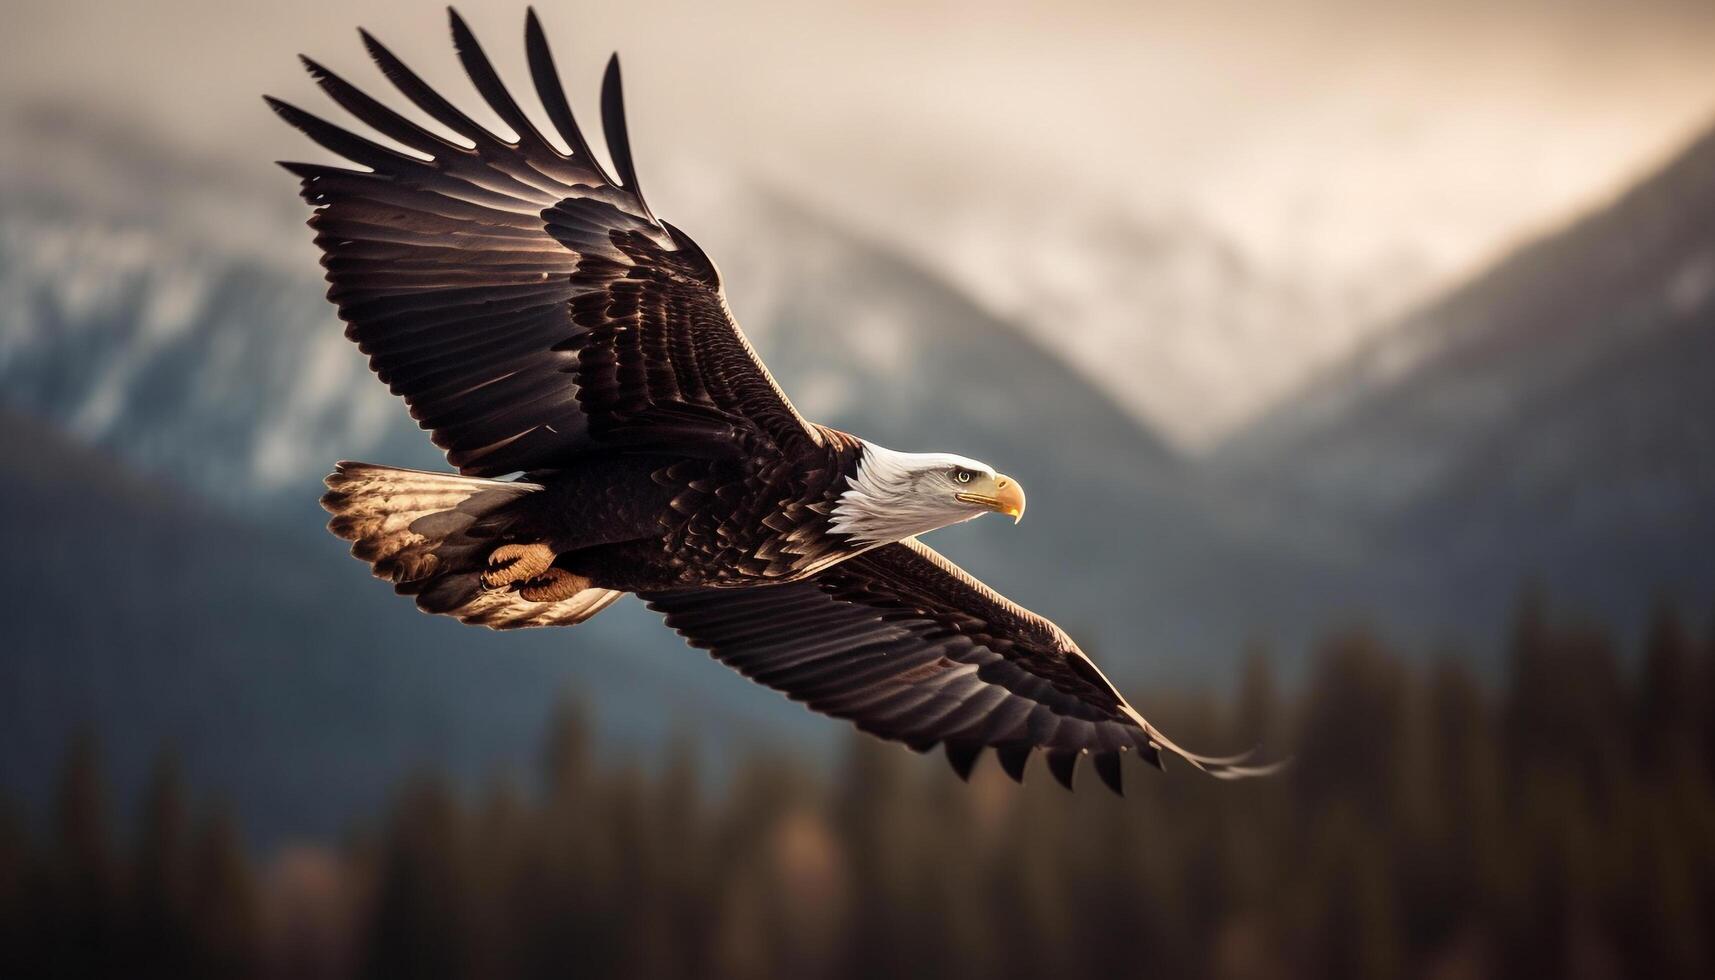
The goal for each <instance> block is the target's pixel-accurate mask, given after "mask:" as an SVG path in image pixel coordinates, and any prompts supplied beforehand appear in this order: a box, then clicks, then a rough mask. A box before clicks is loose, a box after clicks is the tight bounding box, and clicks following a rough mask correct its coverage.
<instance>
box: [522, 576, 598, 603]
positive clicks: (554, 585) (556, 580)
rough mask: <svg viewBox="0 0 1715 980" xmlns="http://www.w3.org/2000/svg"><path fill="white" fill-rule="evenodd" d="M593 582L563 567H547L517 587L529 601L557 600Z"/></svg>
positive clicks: (565, 597) (587, 586) (568, 596)
mask: <svg viewBox="0 0 1715 980" xmlns="http://www.w3.org/2000/svg"><path fill="white" fill-rule="evenodd" d="M593 584H594V583H592V582H591V581H590V580H589V579H587V578H584V577H583V576H582V575H574V574H572V573H571V572H568V571H566V570H565V569H563V568H549V569H548V570H547V571H545V572H543V573H542V574H541V575H539V576H537V577H536V578H534V579H531V580H530V581H528V582H525V583H524V584H523V585H522V586H521V587H520V588H519V589H518V594H519V595H520V596H521V597H523V598H524V599H527V600H529V601H530V602H559V601H560V600H562V599H570V598H571V597H572V596H575V595H577V594H578V593H579V592H582V591H584V590H585V589H588V588H590V587H591V586H592V585H593Z"/></svg>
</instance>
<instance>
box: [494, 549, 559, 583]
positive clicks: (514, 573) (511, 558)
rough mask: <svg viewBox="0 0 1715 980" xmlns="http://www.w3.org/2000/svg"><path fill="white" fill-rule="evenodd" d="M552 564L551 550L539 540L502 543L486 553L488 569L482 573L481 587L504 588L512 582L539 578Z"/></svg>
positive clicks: (552, 553)
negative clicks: (529, 542)
mask: <svg viewBox="0 0 1715 980" xmlns="http://www.w3.org/2000/svg"><path fill="white" fill-rule="evenodd" d="M553 564H554V552H553V550H552V549H551V548H549V547H548V546H547V545H545V544H542V543H541V542H539V541H538V542H535V543H533V544H503V545H501V546H500V547H498V548H496V549H494V550H493V551H491V552H489V554H488V571H486V572H483V573H482V587H483V588H485V589H504V588H506V587H507V586H509V585H512V584H514V583H518V582H528V581H530V580H531V579H536V578H541V577H542V575H543V573H545V572H547V571H548V570H549V568H550V567H552V566H553Z"/></svg>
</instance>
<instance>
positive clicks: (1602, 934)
mask: <svg viewBox="0 0 1715 980" xmlns="http://www.w3.org/2000/svg"><path fill="white" fill-rule="evenodd" d="M1684 623H1685V621H1684V620H1683V619H1682V618H1681V616H1680V614H1679V613H1677V612H1676V611H1674V610H1671V609H1668V608H1665V607H1664V608H1663V609H1662V610H1661V611H1660V612H1659V613H1658V614H1657V616H1656V617H1655V621H1654V623H1653V625H1652V626H1651V627H1650V629H1649V631H1648V634H1647V635H1646V636H1644V637H1639V638H1636V640H1637V641H1639V642H1641V647H1642V649H1641V655H1638V656H1629V655H1624V654H1623V653H1622V650H1621V646H1629V644H1622V643H1620V642H1619V641H1617V640H1616V639H1615V638H1613V637H1611V636H1609V635H1607V634H1606V633H1605V632H1604V631H1603V630H1601V629H1598V628H1596V627H1594V626H1591V625H1588V624H1583V623H1578V622H1575V621H1568V620H1566V619H1564V618H1562V617H1559V616H1556V615H1553V614H1551V613H1550V612H1548V611H1547V610H1546V608H1545V606H1544V604H1543V603H1542V602H1541V601H1539V600H1536V599H1526V600H1524V601H1522V602H1521V603H1520V606H1519V609H1518V611H1517V613H1516V615H1515V617H1514V623H1513V625H1512V627H1511V629H1512V634H1511V636H1510V638H1509V659H1508V662H1507V666H1506V668H1505V670H1504V672H1502V675H1501V676H1499V677H1496V678H1493V679H1480V678H1478V677H1474V676H1473V675H1472V674H1471V673H1470V672H1468V670H1467V668H1466V667H1465V666H1464V664H1463V663H1462V662H1461V661H1459V660H1458V659H1456V658H1454V657H1451V656H1449V657H1443V658H1441V659H1439V660H1436V661H1434V662H1432V663H1431V664H1430V665H1428V666H1427V667H1420V666H1417V665H1416V664H1417V661H1414V660H1412V659H1408V658H1407V657H1406V656H1405V655H1404V654H1403V653H1402V652H1400V651H1396V650H1393V649H1390V648H1389V647H1388V645H1387V644H1386V643H1385V642H1384V641H1382V640H1380V639H1378V638H1377V637H1376V636H1374V635H1372V634H1370V633H1368V632H1366V631H1364V630H1352V631H1349V632H1346V633H1344V634H1342V635H1339V636H1336V637H1334V638H1332V639H1330V640H1329V641H1328V642H1327V643H1325V644H1324V646H1323V648H1322V650H1321V651H1320V653H1319V655H1318V658H1317V661H1316V667H1315V668H1314V670H1313V671H1312V673H1311V676H1310V677H1309V678H1308V679H1307V681H1306V683H1305V684H1304V685H1303V691H1302V693H1301V694H1300V695H1298V696H1295V697H1290V698H1289V697H1285V696H1283V695H1282V694H1281V693H1280V691H1279V690H1278V689H1277V686H1276V683H1275V681H1274V679H1273V678H1272V676H1271V674H1270V672H1269V668H1268V661H1267V659H1266V658H1265V657H1262V656H1257V657H1254V658H1253V659H1252V662H1251V667H1250V669H1249V670H1248V672H1247V675H1246V677H1245V679H1244V682H1243V684H1242V685H1241V688H1240V690H1239V691H1238V692H1237V693H1236V695H1235V696H1234V697H1233V698H1232V699H1231V702H1230V703H1228V704H1224V705H1222V704H1216V703H1214V702H1213V701H1209V700H1182V701H1180V702H1178V703H1175V704H1169V705H1163V704H1162V699H1161V698H1159V697H1148V698H1143V699H1142V700H1141V703H1142V704H1144V705H1146V706H1148V707H1150V708H1151V709H1153V713H1154V714H1155V715H1157V716H1158V717H1157V719H1156V720H1158V721H1159V722H1161V723H1162V724H1163V726H1164V728H1165V729H1166V730H1167V731H1168V732H1170V733H1172V734H1173V735H1175V736H1176V737H1178V738H1180V739H1181V740H1182V741H1183V742H1184V743H1185V744H1188V745H1192V746H1198V747H1204V746H1207V747H1221V746H1232V745H1238V744H1248V743H1251V742H1258V741H1260V742H1261V744H1263V745H1264V746H1265V751H1268V752H1283V751H1291V752H1292V753H1293V754H1294V755H1295V756H1296V763H1295V765H1294V766H1293V768H1292V769H1290V770H1289V771H1288V772H1287V773H1286V774H1285V775H1283V776H1281V777H1278V778H1274V779H1269V780H1258V781H1252V782H1246V783H1218V782H1215V781H1212V780H1209V779H1207V778H1204V777H1201V776H1200V775H1199V774H1197V773H1194V772H1191V771H1189V770H1188V769H1187V768H1186V767H1184V766H1182V765H1181V766H1171V765H1170V770H1169V772H1168V773H1166V774H1165V775H1163V774H1157V773H1153V772H1148V771H1145V770H1144V769H1143V768H1142V767H1141V766H1139V765H1136V764H1132V765H1130V766H1128V771H1127V773H1126V775H1127V777H1128V790H1129V796H1128V798H1127V799H1125V800H1117V799H1115V798H1113V797H1111V796H1110V795H1109V794H1107V792H1106V791H1105V790H1104V789H1103V788H1102V787H1101V786H1100V785H1099V783H1097V781H1096V780H1095V779H1094V778H1093V774H1091V773H1089V772H1081V773H1080V788H1079V791H1078V792H1077V793H1076V794H1074V795H1067V794H1066V793H1065V792H1064V791H1062V790H1061V789H1060V788H1059V787H1058V786H1056V785H1054V784H1053V782H1052V781H1051V780H1050V779H1048V778H1047V773H1046V771H1045V770H1043V769H1042V768H1040V765H1041V764H1040V762H1033V763H1032V768H1031V770H1030V772H1029V774H1028V775H1027V778H1026V783H1025V785H1024V786H1023V787H1022V788H1018V787H1015V786H1013V785H1012V784H1011V783H1010V782H1008V781H1007V780H1006V779H1005V777H1004V776H1003V775H1001V774H1000V773H999V770H998V767H995V766H993V765H992V764H984V765H983V766H980V767H979V770H978V774H977V775H976V776H975V777H973V780H972V784H971V785H969V786H966V785H963V784H961V783H959V782H958V781H957V780H956V779H955V778H954V777H953V776H952V775H951V774H950V772H949V771H948V770H947V768H946V766H945V765H943V764H942V762H941V761H940V760H939V759H933V760H925V759H919V758H917V757H916V756H913V755H912V754H910V753H909V752H907V751H905V750H902V749H899V748H897V747H895V746H891V745H885V744H883V743H880V742H877V741H874V740H872V739H868V738H861V737H860V738H854V740H853V742H852V744H851V748H850V750H849V753H848V754H847V756H846V758H845V759H844V760H843V762H842V763H841V764H840V765H839V766H838V767H837V770H836V771H835V772H833V773H832V774H831V775H826V774H823V773H820V772H818V771H816V770H815V769H813V768H811V767H809V766H808V765H807V764H806V763H804V762H803V761H801V760H795V759H793V758H792V757H791V756H790V755H788V754H781V755H779V756H777V757H771V758H757V759H755V760H753V761H752V762H751V763H750V764H749V765H747V766H746V767H745V768H744V769H743V770H742V771H740V772H738V773H736V774H734V775H733V776H732V777H731V779H730V780H728V781H725V782H722V783H721V784H720V789H718V790H715V791H708V792H705V791H704V790H703V789H701V787H703V786H705V785H710V784H712V782H713V781H711V780H708V779H706V778H704V777H703V776H702V775H700V774H699V767H698V762H697V760H696V757H695V754H694V752H693V751H692V750H691V749H690V748H689V744H690V743H689V742H686V743H684V746H685V747H684V748H682V749H681V750H680V751H677V752H675V753H673V755H672V757H671V758H670V759H669V760H667V762H666V763H665V764H664V765H659V766H650V767H646V768H640V767H637V766H633V765H621V764H613V763H609V762H606V761H604V760H603V759H601V758H599V757H598V755H599V754H598V753H597V752H596V751H595V749H594V747H593V746H592V744H591V742H590V739H589V736H588V731H587V728H586V725H585V724H584V720H583V719H582V717H581V715H580V712H579V711H577V710H574V709H567V710H565V711H563V712H562V713H561V716H560V718H559V720H558V721H557V722H556V724H555V725H554V727H553V730H552V731H551V732H550V733H548V735H547V738H546V745H545V750H544V753H543V762H542V772H541V774H540V779H539V785H537V786H534V787H526V786H519V785H513V784H508V783H506V782H504V781H502V782H500V783H499V784H498V785H496V786H495V787H494V788H492V789H491V790H490V791H488V792H486V793H483V794H480V795H478V796H477V797H476V798H474V799H473V798H472V797H471V795H470V794H461V793H458V792H456V791H454V790H453V789H452V788H451V787H450V786H449V784H448V782H447V781H446V780H445V779H443V778H441V777H438V776H435V775H433V774H429V775H425V776H423V777H422V778H420V779H418V780H415V781H413V782H412V783H411V784H410V785H408V786H405V787H402V788H401V789H400V790H399V792H398V793H397V795H396V797H395V802H394V804H393V806H392V808H391V810H390V811H389V812H388V813H386V814H383V815H378V817H377V820H376V822H375V823H374V824H373V825H372V826H368V827H361V828H354V829H353V830H352V832H351V834H350V835H349V838H348V839H347V840H346V841H344V842H343V843H341V844H339V845H337V846H327V847H322V846H316V847H308V846H306V847H300V848H288V849H286V850H283V851H280V852H278V853H274V854H271V855H268V856H266V857H265V858H258V857H257V856H255V855H252V854H250V853H248V852H247V850H246V847H245V845H244V843H243V833H242V828H240V827H238V826H236V825H235V823H234V821H233V820H232V819H231V818H230V817H229V816H227V815H225V813H224V811H223V810H222V809H221V808H220V807H219V806H218V804H211V803H209V802H207V801H197V800H195V799H193V795H194V794H193V793H192V791H191V789H190V788H188V787H186V786H185V785H184V783H183V781H182V779H181V777H180V776H179V775H178V774H177V772H176V769H175V765H174V762H173V758H172V755H171V753H170V752H168V753H163V756H162V760H161V763H160V766H159V768H158V771H157V774H156V776H155V778H154V780H153V784H152V787H151V789H150V790H149V792H148V794H147V798H146V799H145V800H144V802H143V804H142V805H141V806H140V807H139V808H138V813H137V815H136V819H135V821H134V825H131V824H132V823H133V821H130V820H127V821H124V822H125V823H126V824H127V826H123V827H122V826H119V825H118V824H119V823H120V821H119V820H118V819H117V818H116V816H115V809H114V807H113V804H112V801H111V799H110V798H109V790H108V788H107V787H106V785H105V782H104V777H103V774H102V769H101V762H100V752H99V747H98V746H97V745H95V744H93V742H92V741H90V740H88V739H85V740H82V741H80V742H78V743H77V744H75V745H74V746H72V747H71V748H70V749H69V751H68V753H67V758H66V760H65V764H64V772H63V777H62V788H61V791H60V797H59V802H58V807H57V812H54V813H49V814H31V813H24V812H21V811H20V810H19V808H18V807H16V806H7V807H4V808H3V809H0V975H4V976H9V977H11V976H16V977H54V976H88V975H111V976H127V977H157V976H158V977H248V976H258V977H306V978H309V977H405V976H411V977H430V976H445V977H501V976H544V977H546V976H554V977H561V976H626V977H682V976H698V977H773V976H782V977H806V976H829V977H844V976H850V977H869V976H888V977H904V976H956V975H973V976H975V975H981V976H984V977H990V978H1004V977H1015V976H1016V977H1041V976H1068V975H1094V976H1162V977H1198V976H1210V977H1263V978H1291V977H1334V978H1338V977H1364V978H1388V977H1433V978H1449V980H1451V978H1482V977H1525V976H1531V977H1538V976H1570V977H1591V978H1598V977H1624V976H1640V977H1644V976H1647V977H1707V976H1711V975H1715V940H1712V938H1711V935H1710V926H1711V925H1712V924H1715V780H1712V775H1715V636H1705V637H1698V636H1695V635H1694V634H1693V632H1692V631H1691V630H1689V629H1688V628H1687V627H1686V626H1685V625H1684Z"/></svg>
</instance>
